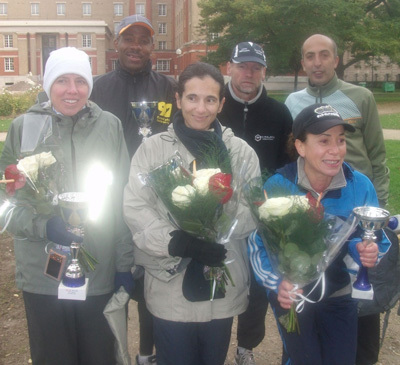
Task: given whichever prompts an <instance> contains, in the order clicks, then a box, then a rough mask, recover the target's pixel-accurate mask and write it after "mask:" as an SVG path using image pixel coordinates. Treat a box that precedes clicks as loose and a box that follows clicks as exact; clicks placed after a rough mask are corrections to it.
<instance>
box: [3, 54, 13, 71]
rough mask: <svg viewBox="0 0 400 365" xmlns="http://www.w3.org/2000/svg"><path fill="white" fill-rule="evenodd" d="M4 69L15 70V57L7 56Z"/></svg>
mask: <svg viewBox="0 0 400 365" xmlns="http://www.w3.org/2000/svg"><path fill="white" fill-rule="evenodd" d="M4 70H5V71H9V72H10V71H14V58H12V57H6V58H5V59H4Z"/></svg>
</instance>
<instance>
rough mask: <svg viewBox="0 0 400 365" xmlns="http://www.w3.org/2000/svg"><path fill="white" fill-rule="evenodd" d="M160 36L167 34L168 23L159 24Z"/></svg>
mask: <svg viewBox="0 0 400 365" xmlns="http://www.w3.org/2000/svg"><path fill="white" fill-rule="evenodd" d="M158 34H167V23H158Z"/></svg>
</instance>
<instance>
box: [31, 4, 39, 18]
mask: <svg viewBox="0 0 400 365" xmlns="http://www.w3.org/2000/svg"><path fill="white" fill-rule="evenodd" d="M31 15H39V3H31Z"/></svg>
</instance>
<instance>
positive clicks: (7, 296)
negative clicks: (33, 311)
mask: <svg viewBox="0 0 400 365" xmlns="http://www.w3.org/2000/svg"><path fill="white" fill-rule="evenodd" d="M14 270H15V264H14V252H13V243H12V240H11V239H10V238H9V237H8V236H7V235H6V234H2V235H0V365H24V364H30V363H31V360H30V354H29V342H28V335H27V328H26V320H25V311H24V303H23V299H22V295H21V293H20V291H18V290H17V289H16V288H15V284H14ZM396 312H397V307H396V308H395V309H393V311H392V314H391V316H390V319H389V326H388V329H387V333H386V337H385V341H384V343H383V347H382V350H381V353H380V358H379V362H378V364H379V365H398V364H400V316H398V315H397V313H396ZM137 324H138V319H137V309H136V302H134V301H130V304H129V332H128V336H129V341H130V348H129V352H130V354H131V357H132V359H134V357H135V356H136V354H137V351H138V341H139V334H138V325H137ZM281 346H282V345H281V340H280V338H279V335H278V333H277V330H276V325H275V321H274V319H273V316H272V315H271V313H268V315H267V318H266V335H265V338H264V340H263V342H262V343H261V344H260V345H259V346H258V347H257V348H256V349H255V350H254V353H255V357H256V360H257V364H258V365H278V364H280V361H279V359H280V353H281ZM235 349H236V322H235V323H234V327H233V331H232V338H231V346H230V349H229V353H228V357H227V360H226V365H232V364H233V358H234V356H235ZM305 365H308V364H305Z"/></svg>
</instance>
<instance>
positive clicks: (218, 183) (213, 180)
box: [208, 172, 233, 204]
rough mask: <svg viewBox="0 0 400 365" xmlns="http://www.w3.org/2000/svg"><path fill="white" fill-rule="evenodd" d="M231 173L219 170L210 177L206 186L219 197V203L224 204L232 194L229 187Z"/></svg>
mask: <svg viewBox="0 0 400 365" xmlns="http://www.w3.org/2000/svg"><path fill="white" fill-rule="evenodd" d="M231 181H232V175H231V174H224V173H222V172H219V173H217V174H215V175H213V176H211V177H210V180H209V181H208V188H209V190H210V191H211V192H213V193H215V194H216V195H218V196H219V197H220V198H221V203H222V204H225V203H226V202H227V201H228V200H229V199H230V198H231V197H232V194H233V189H232V188H231Z"/></svg>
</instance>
